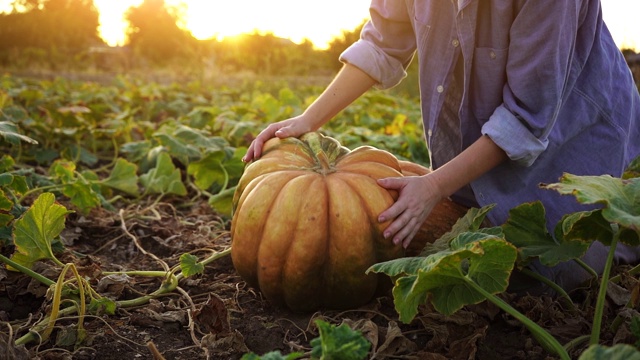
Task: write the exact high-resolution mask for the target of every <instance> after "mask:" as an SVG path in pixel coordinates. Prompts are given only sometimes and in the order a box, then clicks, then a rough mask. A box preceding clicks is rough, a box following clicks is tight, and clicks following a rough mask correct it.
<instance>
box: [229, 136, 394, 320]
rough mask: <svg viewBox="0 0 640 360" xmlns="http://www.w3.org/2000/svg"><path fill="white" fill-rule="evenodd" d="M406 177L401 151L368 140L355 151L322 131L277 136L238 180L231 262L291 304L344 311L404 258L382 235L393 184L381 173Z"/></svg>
mask: <svg viewBox="0 0 640 360" xmlns="http://www.w3.org/2000/svg"><path fill="white" fill-rule="evenodd" d="M396 176H402V174H401V168H400V165H399V163H398V160H397V159H396V157H395V156H394V155H392V154H391V153H389V152H386V151H384V150H380V149H376V148H374V147H371V146H361V147H358V148H356V149H354V150H353V151H351V150H349V149H347V148H346V147H343V146H341V145H340V143H339V142H338V141H337V140H335V139H333V138H331V137H328V136H324V135H322V134H320V133H318V132H310V133H306V134H304V135H302V136H301V137H300V138H286V139H278V138H273V139H270V140H269V141H267V142H266V143H265V144H264V147H263V153H262V156H261V157H260V158H259V159H258V160H256V161H254V162H252V163H250V164H248V165H247V166H246V168H245V171H244V173H243V175H242V177H241V179H240V181H239V183H238V186H237V187H236V191H235V194H234V199H233V207H234V211H233V218H232V223H231V241H232V247H231V259H232V261H233V265H234V267H235V269H236V271H237V272H238V274H239V275H240V276H241V277H242V278H243V279H244V280H245V281H246V282H247V283H248V284H249V285H250V286H252V287H254V288H258V289H259V290H260V291H261V292H262V294H263V295H264V296H265V298H266V299H267V300H269V301H270V302H271V303H272V304H275V305H278V306H285V307H288V308H290V309H292V310H294V311H298V312H307V311H314V310H317V309H320V308H324V309H347V308H354V307H358V306H361V305H364V304H366V303H367V302H369V301H370V300H371V299H372V298H373V297H374V296H375V294H376V293H377V290H379V289H381V288H387V289H388V287H389V285H390V284H391V281H390V279H389V278H388V277H386V276H385V275H382V274H366V273H365V272H366V270H367V269H368V268H369V267H370V266H371V265H373V264H375V263H378V262H383V261H387V260H391V259H395V258H398V257H401V256H403V255H404V249H403V248H402V247H401V246H399V245H394V244H393V243H392V242H391V241H390V240H387V239H384V237H383V236H382V231H383V230H384V229H385V228H386V227H387V226H388V225H389V222H385V223H379V222H378V220H377V217H378V215H379V214H380V213H381V212H382V211H384V210H385V209H387V208H388V207H389V206H391V205H392V204H393V202H394V201H395V199H396V198H397V193H396V192H395V191H388V190H386V189H384V188H382V187H381V186H379V185H378V184H377V183H376V180H377V179H380V178H385V177H396Z"/></svg>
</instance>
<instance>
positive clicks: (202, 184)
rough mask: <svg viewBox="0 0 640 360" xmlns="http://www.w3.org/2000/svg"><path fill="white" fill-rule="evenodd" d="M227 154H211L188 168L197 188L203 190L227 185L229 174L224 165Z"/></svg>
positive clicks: (217, 152) (219, 152)
mask: <svg viewBox="0 0 640 360" xmlns="http://www.w3.org/2000/svg"><path fill="white" fill-rule="evenodd" d="M224 158H225V152H224V151H222V150H220V151H215V152H210V153H208V154H207V155H206V156H204V157H203V158H202V159H200V160H198V161H195V162H192V163H190V164H189V166H188V167H187V173H188V174H189V175H192V176H193V177H194V179H195V180H194V182H195V184H196V186H197V187H198V188H200V189H202V190H207V189H209V188H210V187H211V186H212V185H213V184H218V185H221V186H223V185H226V184H227V183H228V182H229V174H227V171H226V170H225V168H224V165H222V162H223V161H224Z"/></svg>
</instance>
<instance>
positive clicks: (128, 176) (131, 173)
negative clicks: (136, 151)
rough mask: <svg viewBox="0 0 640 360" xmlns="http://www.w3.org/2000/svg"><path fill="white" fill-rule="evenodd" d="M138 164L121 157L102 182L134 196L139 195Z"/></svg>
mask: <svg viewBox="0 0 640 360" xmlns="http://www.w3.org/2000/svg"><path fill="white" fill-rule="evenodd" d="M137 172H138V166H136V164H133V163H130V162H129V161H127V160H125V159H122V158H119V159H118V160H116V164H115V166H114V167H113V170H111V174H109V177H108V178H106V179H104V180H103V181H102V182H101V184H103V185H105V186H108V187H110V188H113V189H116V190H120V191H122V192H124V193H126V194H129V195H132V196H138V194H139V192H138V174H137Z"/></svg>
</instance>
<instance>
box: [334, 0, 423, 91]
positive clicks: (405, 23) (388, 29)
mask: <svg viewBox="0 0 640 360" xmlns="http://www.w3.org/2000/svg"><path fill="white" fill-rule="evenodd" d="M369 12H370V15H371V20H370V21H369V22H367V23H366V24H365V26H364V27H363V29H362V33H361V35H360V40H358V41H357V42H355V43H354V44H353V45H351V46H350V47H349V48H347V49H346V50H345V51H344V52H343V53H342V54H341V55H340V61H342V62H345V63H348V64H351V65H353V66H356V67H358V68H359V69H361V70H362V71H364V72H366V73H367V74H368V75H369V76H371V77H372V78H374V79H375V80H376V81H377V82H378V87H379V88H382V89H387V88H390V87H393V86H395V85H397V84H398V83H399V82H400V81H402V79H403V78H404V77H405V76H406V75H407V74H406V71H405V69H406V67H407V66H409V63H410V62H411V59H412V58H413V54H414V52H415V49H416V41H415V35H414V33H413V26H412V25H411V21H410V18H409V16H408V14H407V9H406V5H405V4H404V2H401V1H372V3H371V7H370V9H369Z"/></svg>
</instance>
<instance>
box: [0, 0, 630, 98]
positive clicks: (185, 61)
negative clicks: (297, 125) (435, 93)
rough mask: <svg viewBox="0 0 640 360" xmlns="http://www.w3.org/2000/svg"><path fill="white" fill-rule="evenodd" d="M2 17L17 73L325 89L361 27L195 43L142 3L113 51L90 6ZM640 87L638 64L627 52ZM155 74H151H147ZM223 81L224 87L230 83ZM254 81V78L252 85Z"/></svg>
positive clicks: (4, 47) (76, 1)
mask: <svg viewBox="0 0 640 360" xmlns="http://www.w3.org/2000/svg"><path fill="white" fill-rule="evenodd" d="M12 8H13V10H12V11H10V12H6V13H0V68H1V69H2V70H3V71H5V72H7V71H9V72H12V73H14V74H15V73H17V74H18V75H29V76H37V75H39V74H40V75H42V74H49V75H51V74H55V75H63V76H64V75H66V77H70V76H69V73H73V74H78V73H83V74H84V75H85V79H86V75H88V74H89V75H91V74H93V75H96V76H97V75H105V74H106V75H109V74H111V75H122V74H132V75H136V74H137V75H140V74H143V75H146V76H154V77H155V78H152V79H150V80H153V81H160V82H162V81H163V80H164V81H165V82H166V81H182V80H192V79H194V78H195V79H198V80H202V81H207V82H210V81H212V80H214V81H215V80H216V79H221V78H228V77H229V76H230V75H231V74H232V75H233V76H235V77H238V76H245V77H247V78H251V79H253V80H255V76H258V77H260V78H262V79H265V80H267V81H268V79H269V77H270V76H273V77H274V78H278V79H282V78H283V77H287V76H290V77H292V78H293V79H294V81H300V79H301V78H304V79H306V80H308V81H312V82H313V84H314V85H320V86H322V85H324V84H326V83H327V82H328V81H330V79H331V78H332V77H333V75H334V74H335V72H337V70H338V69H339V68H340V67H341V66H342V65H341V63H340V62H339V61H338V57H339V55H340V53H341V52H342V51H344V50H345V49H346V48H347V47H348V46H349V45H350V44H351V43H353V42H354V41H356V40H357V39H358V37H359V34H360V31H361V29H362V26H363V25H364V24H360V25H359V26H358V27H356V28H355V29H353V30H351V31H343V32H342V34H341V35H340V36H337V37H335V38H334V39H333V40H332V41H331V43H330V44H329V46H328V48H327V49H322V50H319V49H317V48H314V46H313V44H312V43H311V41H305V42H302V43H301V44H296V43H293V42H292V41H290V40H288V39H283V38H280V37H277V36H275V35H274V34H273V33H258V32H254V33H250V34H244V35H239V36H236V37H231V38H224V39H223V40H216V39H209V40H198V39H196V38H195V37H194V36H193V35H192V34H191V32H189V31H187V30H185V29H184V26H182V25H184V24H181V23H180V19H181V18H182V16H181V15H182V13H181V11H184V9H183V8H181V7H179V6H169V5H168V4H166V3H165V1H164V0H144V1H143V2H142V3H141V4H140V5H139V6H137V7H131V8H129V10H128V12H127V13H126V15H125V17H126V20H127V22H128V29H127V31H126V32H127V36H128V42H127V43H126V44H125V45H124V46H117V47H112V46H108V45H107V44H106V43H105V42H104V41H103V40H102V39H101V38H100V36H99V35H98V27H99V13H98V10H97V8H96V7H95V5H94V3H93V0H14V1H13V2H12ZM624 52H625V56H627V58H628V59H630V62H629V64H630V67H631V69H632V71H633V72H634V76H636V81H637V82H638V83H640V58H639V57H638V56H639V55H638V54H635V53H634V52H633V51H631V50H624ZM416 69H417V66H416V64H415V62H414V64H412V66H411V67H410V68H409V74H410V76H409V77H408V79H407V81H404V82H403V83H401V84H400V85H399V87H397V88H396V89H394V92H396V93H400V94H401V95H405V96H411V97H415V96H417V95H418V86H417V76H412V75H414V73H415V72H416V71H417V70H416ZM150 74H151V75H150ZM227 80H228V79H226V80H225V81H227ZM250 81H252V80H250Z"/></svg>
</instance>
